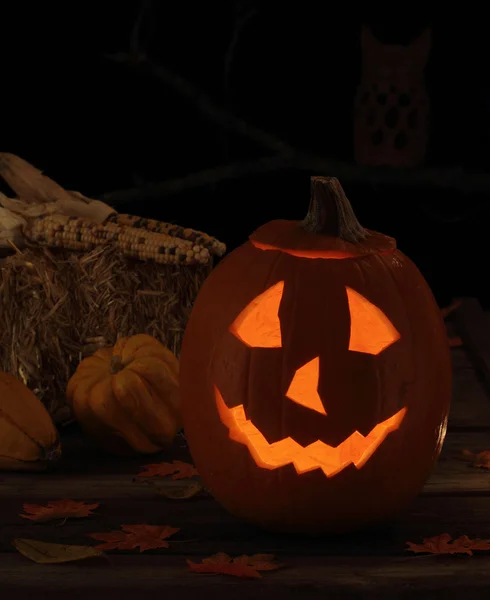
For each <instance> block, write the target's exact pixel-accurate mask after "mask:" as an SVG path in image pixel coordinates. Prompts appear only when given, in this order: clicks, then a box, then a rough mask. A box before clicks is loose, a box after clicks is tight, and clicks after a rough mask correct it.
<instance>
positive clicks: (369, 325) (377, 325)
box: [345, 286, 400, 354]
mask: <svg viewBox="0 0 490 600" xmlns="http://www.w3.org/2000/svg"><path fill="white" fill-rule="evenodd" d="M345 289H346V291H347V300H348V302H349V311H350V340H349V350H352V351H353V352H364V353H365V354H379V353H380V352H382V351H383V350H384V349H385V348H387V347H388V346H391V344H393V343H395V342H396V341H397V340H399V339H400V334H399V333H398V331H397V330H396V329H395V327H394V325H393V323H392V322H391V321H390V320H389V319H388V317H387V316H386V315H385V314H384V312H383V311H382V310H380V309H379V308H378V307H377V306H375V305H374V304H372V303H371V302H369V300H366V298H364V296H363V295H362V294H359V292H356V291H355V290H353V289H352V288H350V287H347V286H346V288H345Z"/></svg>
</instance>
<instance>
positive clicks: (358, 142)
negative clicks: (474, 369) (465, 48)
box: [354, 26, 431, 167]
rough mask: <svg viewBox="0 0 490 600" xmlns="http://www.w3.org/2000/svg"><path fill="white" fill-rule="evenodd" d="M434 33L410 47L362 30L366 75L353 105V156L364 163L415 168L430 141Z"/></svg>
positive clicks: (421, 36)
mask: <svg viewBox="0 0 490 600" xmlns="http://www.w3.org/2000/svg"><path fill="white" fill-rule="evenodd" d="M430 43H431V35H430V30H429V29H426V30H425V31H424V32H423V33H422V34H421V35H420V36H419V37H418V38H417V39H416V40H415V41H413V42H412V43H411V44H410V45H408V46H398V45H384V44H381V43H380V42H379V41H378V40H377V39H376V38H375V37H374V36H373V34H372V33H371V30H370V29H369V28H368V27H367V26H363V28H362V31H361V50H362V75H361V82H360V84H359V86H358V89H357V94H356V99H355V106H354V152H355V158H356V162H358V163H359V164H362V165H373V166H383V165H385V166H391V167H413V166H416V165H418V164H420V163H422V162H423V160H424V158H425V154H426V150H427V144H428V139H429V98H428V96H427V92H426V89H425V84H424V69H425V65H426V63H427V60H428V57H429V51H430Z"/></svg>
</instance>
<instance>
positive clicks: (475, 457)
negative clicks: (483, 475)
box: [462, 450, 490, 469]
mask: <svg viewBox="0 0 490 600" xmlns="http://www.w3.org/2000/svg"><path fill="white" fill-rule="evenodd" d="M462 454H463V457H464V459H465V460H467V461H469V462H470V463H471V466H472V467H479V468H480V469H490V450H483V452H470V451H469V450H463V452H462Z"/></svg>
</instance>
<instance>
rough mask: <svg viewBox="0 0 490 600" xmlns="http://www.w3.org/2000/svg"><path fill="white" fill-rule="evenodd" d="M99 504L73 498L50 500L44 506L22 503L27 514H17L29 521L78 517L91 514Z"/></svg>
mask: <svg viewBox="0 0 490 600" xmlns="http://www.w3.org/2000/svg"><path fill="white" fill-rule="evenodd" d="M99 506H100V503H99V502H96V503H94V504H85V502H76V501H75V500H52V501H50V502H48V504H47V505H46V506H42V505H41V504H23V505H22V508H23V509H24V510H25V512H26V513H29V514H27V515H19V516H20V517H22V518H23V519H30V520H31V521H38V522H44V521H52V520H53V519H80V518H81V517H89V516H91V515H93V514H94V513H92V511H93V510H95V509H96V508H98V507H99Z"/></svg>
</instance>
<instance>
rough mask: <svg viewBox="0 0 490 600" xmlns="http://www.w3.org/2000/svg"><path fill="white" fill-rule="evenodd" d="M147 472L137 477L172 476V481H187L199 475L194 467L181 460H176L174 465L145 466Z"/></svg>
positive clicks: (164, 463) (157, 464) (163, 463)
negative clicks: (188, 478)
mask: <svg viewBox="0 0 490 600" xmlns="http://www.w3.org/2000/svg"><path fill="white" fill-rule="evenodd" d="M143 468H144V469H146V471H143V472H142V473H138V475H136V477H156V476H161V477H164V476H165V475H172V479H186V478H187V477H192V476H193V475H197V474H198V473H197V469H196V467H195V466H194V465H191V464H189V463H185V462H182V461H181V460H174V461H173V462H172V463H166V462H162V463H156V464H153V465H144V466H143Z"/></svg>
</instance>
